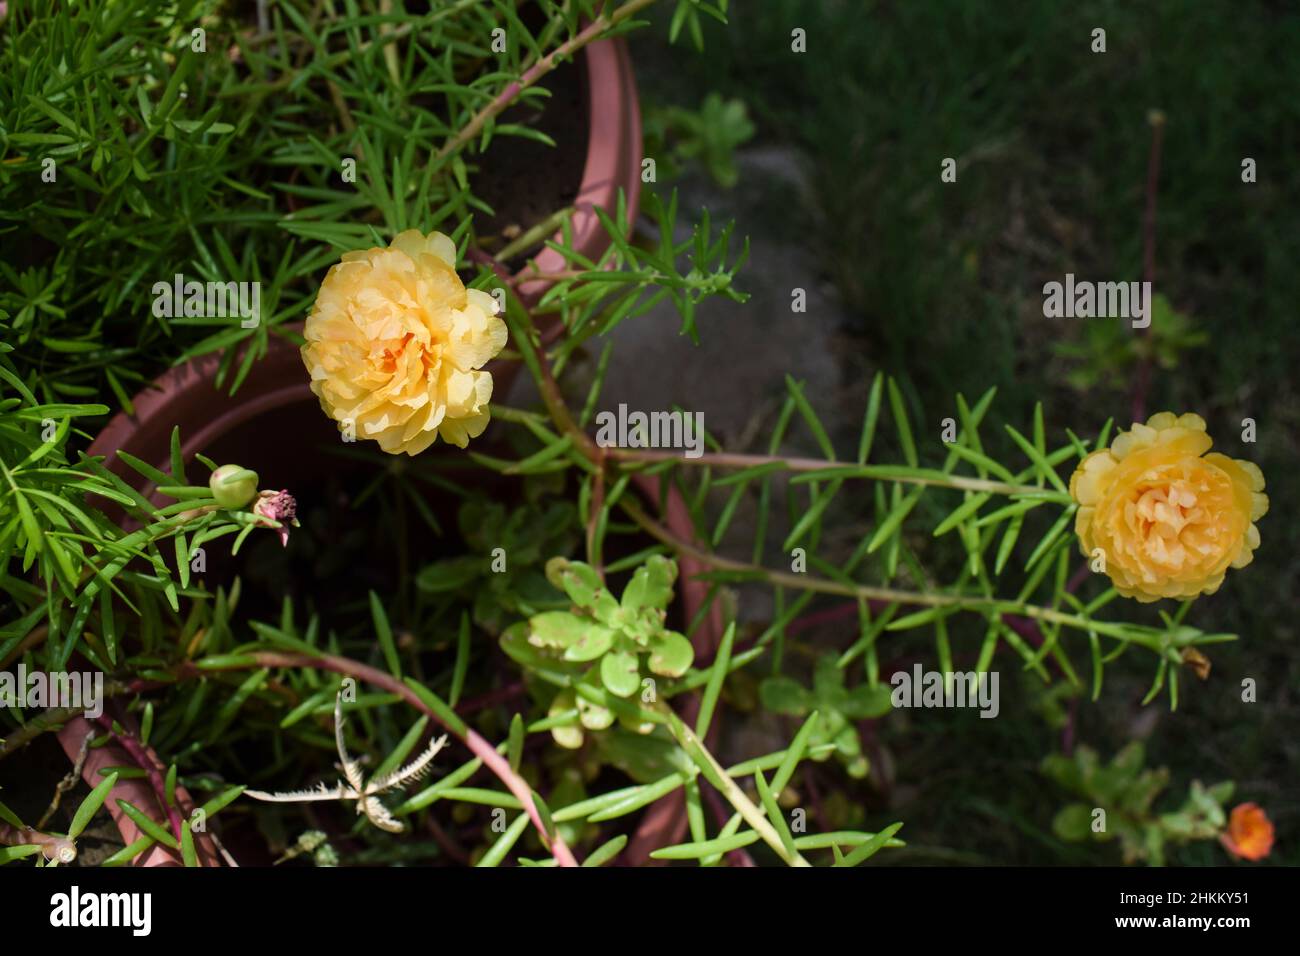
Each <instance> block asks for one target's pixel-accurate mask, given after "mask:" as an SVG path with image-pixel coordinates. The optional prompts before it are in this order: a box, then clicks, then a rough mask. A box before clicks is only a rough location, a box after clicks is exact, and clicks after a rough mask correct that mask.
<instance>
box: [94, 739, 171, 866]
mask: <svg viewBox="0 0 1300 956" xmlns="http://www.w3.org/2000/svg"><path fill="white" fill-rule="evenodd" d="M126 720H127V718H126V716H125V715H123V716H122V717H121V718H120V719H119V720H118V721H117V724H118V726H119V727H121V728H122V729H121V730H117V729H116V728H114V726H113V723H114V721H113V719H112V718H110V717H109V716H108V715H107V714H100V715H99V716H98V717H97V718H95V721H96V723H98V724H99V725H100V726H101V727H103V728H104V729H105V730H107V731H108V732H109V734H111V735H112V737H113V739H114V740H116V741H117V742H118V743H119V744H121V746H122V749H123V750H125V751H126V752H127V753H128V754H130V755H131V759H132V760H134V761H135V762H136V764H137V765H138V766H139V767H140V769H141V770H143V771H144V773H145V777H146V778H147V779H148V781H149V786H150V787H152V788H153V792H154V795H155V796H156V797H157V799H158V806H159V807H160V808H161V809H162V811H163V812H164V813H166V814H167V822H168V823H170V824H171V828H172V836H174V837H176V839H177V840H179V839H180V838H181V830H182V829H183V827H184V824H183V823H182V821H181V815H180V813H179V812H178V811H177V809H176V807H174V806H173V805H172V804H171V802H170V801H169V800H168V799H167V781H166V780H165V779H164V778H163V775H162V771H160V770H159V769H158V763H157V761H155V760H154V759H153V758H152V757H151V756H150V754H149V751H147V750H146V749H145V748H144V746H143V745H142V744H141V743H140V741H139V740H137V739H136V738H135V734H134V733H133V732H132V731H131V730H128V729H127V727H126Z"/></svg>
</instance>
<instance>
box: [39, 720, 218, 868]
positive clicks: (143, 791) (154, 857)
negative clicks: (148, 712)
mask: <svg viewBox="0 0 1300 956" xmlns="http://www.w3.org/2000/svg"><path fill="white" fill-rule="evenodd" d="M121 720H122V718H119V721H121ZM103 732H104V728H102V727H98V726H96V725H94V724H92V723H91V722H90V721H89V720H87V719H86V718H84V717H74V718H73V719H72V720H70V721H68V722H67V723H66V724H64V725H63V729H62V730H60V731H59V733H58V738H59V744H60V745H61V746H62V747H63V752H64V753H66V754H67V755H68V759H69V760H71V761H73V762H74V763H75V761H76V759H77V754H78V753H80V751H81V744H82V741H84V740H85V739H86V737H87V735H94V736H98V735H99V734H102V733H103ZM139 749H140V751H141V752H142V753H139V754H137V756H132V755H131V754H130V753H128V752H127V751H126V750H124V749H123V748H122V747H121V746H119V745H118V744H116V743H112V742H110V743H108V744H105V745H104V746H103V747H97V748H95V749H94V750H91V751H88V752H87V754H86V762H85V764H83V765H82V770H81V779H82V780H84V781H85V782H86V786H88V787H96V786H98V785H99V784H100V783H101V782H102V781H103V779H104V774H103V773H102V772H101V771H103V770H105V769H106V768H108V767H139V768H140V769H141V770H144V771H146V772H153V773H155V774H166V772H167V767H166V766H165V765H164V764H163V762H162V760H160V759H159V757H158V755H157V754H156V753H154V752H153V750H152V749H150V748H149V747H144V746H141V747H140V748H139ZM139 756H143V760H140V759H137V757H139ZM173 796H174V797H175V800H176V806H177V810H178V812H179V814H180V815H181V816H182V817H188V815H189V814H191V813H192V812H193V810H194V807H195V803H194V801H193V799H191V797H190V795H189V792H188V791H187V790H186V789H185V788H184V787H182V786H180V785H179V784H178V785H177V786H176V788H175V790H174V792H173ZM118 800H125V801H127V802H128V803H130V804H131V805H132V806H135V807H137V808H139V809H140V810H143V811H144V812H145V813H148V814H149V816H150V817H152V818H153V819H154V820H156V821H158V823H159V824H160V825H161V826H162V827H163V828H164V829H166V830H167V831H168V832H172V828H171V826H170V824H169V821H168V819H167V815H166V813H165V812H164V811H163V808H162V806H161V805H160V804H159V802H158V797H157V794H156V793H155V792H154V789H153V787H152V786H150V784H149V781H148V780H147V779H144V778H140V777H136V778H131V779H126V780H119V781H118V782H117V784H116V785H115V786H114V787H113V789H112V790H111V791H109V794H108V799H107V800H105V801H104V809H106V810H107V811H108V813H109V816H111V817H112V818H113V823H114V824H116V825H117V829H118V832H119V833H121V834H122V842H123V844H124V845H125V846H130V845H131V844H132V843H134V842H135V841H136V840H138V839H140V837H142V836H144V833H143V831H142V830H141V829H140V828H139V827H138V826H137V825H136V823H135V821H134V820H132V819H131V818H130V817H128V816H127V815H126V814H125V813H124V812H123V811H122V808H121V807H120V806H118V803H117V801H118ZM194 854H195V856H196V857H197V858H198V861H199V865H200V866H221V857H220V855H219V854H218V852H217V848H216V844H215V843H213V841H212V838H211V837H210V836H207V835H206V834H196V835H195V840H194ZM134 865H135V866H183V865H184V862H183V860H182V859H181V855H180V853H179V852H177V851H175V850H172V849H170V848H169V847H166V846H163V845H162V844H161V843H155V844H154V845H153V846H152V847H150V848H149V849H148V850H146V851H145V852H144V853H142V854H140V855H139V856H138V857H137V858H136V860H135V863H134Z"/></svg>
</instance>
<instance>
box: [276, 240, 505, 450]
mask: <svg viewBox="0 0 1300 956" xmlns="http://www.w3.org/2000/svg"><path fill="white" fill-rule="evenodd" d="M455 265H456V247H455V245H454V244H453V243H452V241H451V240H450V239H449V238H447V237H446V236H444V235H443V234H442V233H439V232H435V233H432V234H430V235H429V236H424V235H422V234H421V233H419V232H417V231H416V230H414V229H408V230H407V231H406V232H403V233H401V234H400V235H399V236H397V237H396V238H395V239H394V240H393V242H392V244H391V245H390V246H389V247H388V248H387V249H383V248H374V249H367V250H366V251H364V252H347V253H344V255H343V261H342V262H340V263H338V264H337V265H335V266H333V267H332V268H331V269H330V271H329V273H328V274H327V275H326V276H325V281H324V282H323V283H321V288H320V293H319V294H318V295H317V296H316V305H315V307H314V308H313V309H312V312H311V315H310V316H308V318H307V325H306V328H305V329H304V330H303V337H304V338H305V339H306V344H305V345H303V347H302V360H303V363H304V364H305V365H306V366H307V370H308V371H309V372H310V373H311V389H312V391H313V392H315V393H316V397H317V398H319V399H320V403H321V408H323V409H324V410H325V414H327V415H329V416H330V417H331V418H333V419H334V420H335V421H337V422H339V423H340V425H341V426H342V427H343V428H348V427H349V426H351V428H353V429H355V432H354V434H355V435H356V437H358V438H372V439H374V440H375V441H377V442H379V447H380V448H382V449H383V450H384V451H386V452H388V453H389V454H394V455H395V454H398V453H400V452H405V453H406V454H408V455H415V454H418V453H420V452H422V451H424V449H426V448H428V447H429V445H431V444H433V442H434V441H436V440H437V438H438V436H439V435H441V436H442V437H443V440H444V441H448V442H451V443H452V444H453V445H459V446H460V447H461V448H464V447H465V445H466V444H467V443H468V442H469V440H470V439H471V438H476V437H478V436H479V435H481V434H482V433H483V429H485V428H486V427H487V423H488V402H489V401H490V400H491V398H492V373H490V372H484V371H480V370H481V369H482V368H483V366H484V365H486V364H487V363H488V362H489V361H490V360H491V359H493V358H495V357H496V355H497V353H499V352H500V351H501V349H502V347H503V346H504V345H505V343H506V326H505V323H504V322H502V321H501V320H500V319H498V318H496V311H497V305H496V300H495V299H494V298H492V296H490V295H488V294H487V293H486V292H481V291H479V290H477V289H466V288H465V286H464V284H463V283H462V282H461V281H460V277H459V276H458V275H457V274H456V269H455Z"/></svg>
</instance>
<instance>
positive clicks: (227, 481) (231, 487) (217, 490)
mask: <svg viewBox="0 0 1300 956" xmlns="http://www.w3.org/2000/svg"><path fill="white" fill-rule="evenodd" d="M208 487H209V488H211V489H212V497H214V498H216V499H217V504H219V505H221V507H223V508H232V509H233V508H243V507H244V506H245V505H247V504H248V503H249V502H250V501H252V500H253V498H255V497H256V496H257V472H255V471H249V470H248V469H247V468H243V467H241V466H239V465H222V466H221V467H220V468H218V469H217V470H216V471H214V472H213V473H212V477H210V478H209V479H208Z"/></svg>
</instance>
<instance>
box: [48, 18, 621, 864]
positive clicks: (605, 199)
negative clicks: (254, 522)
mask: <svg viewBox="0 0 1300 956" xmlns="http://www.w3.org/2000/svg"><path fill="white" fill-rule="evenodd" d="M584 55H585V58H586V65H587V76H588V83H587V90H588V102H587V114H588V115H587V119H588V148H587V158H586V163H585V166H584V170H583V177H582V185H581V187H580V189H579V192H578V195H577V197H576V199H575V206H576V210H577V211H576V212H575V214H574V216H573V218H572V222H571V225H572V231H573V243H574V247H575V248H576V249H577V250H578V251H579V252H580V253H582V255H584V256H586V257H588V258H591V259H596V258H599V256H600V255H601V254H602V253H603V252H604V250H605V249H606V248H607V247H608V245H609V237H608V236H607V235H606V234H605V232H604V229H603V228H602V227H601V225H600V221H599V219H598V218H597V216H596V214H595V212H594V211H593V207H595V206H601V207H602V208H605V209H609V210H612V209H614V208H615V206H616V203H617V198H618V191H619V189H620V188H621V189H622V190H623V192H624V193H625V195H626V197H627V212H628V217H629V222H631V221H632V219H633V218H634V217H635V215H636V210H637V205H638V202H639V200H640V192H641V111H640V105H639V103H638V100H637V93H636V81H635V78H634V77H633V74H632V62H631V58H630V57H629V55H628V51H627V46H626V44H625V43H624V42H623V40H622V39H618V38H616V39H612V40H602V41H600V42H598V43H593V44H591V45H590V46H588V47H587V48H586V49H585V51H584ZM557 240H558V236H557ZM564 267H565V263H564V260H563V257H562V256H560V254H559V253H557V252H554V251H553V250H550V249H545V250H543V251H542V252H541V253H539V254H538V255H537V256H536V258H535V259H534V260H532V262H531V263H530V264H529V265H528V266H525V269H531V270H533V271H536V272H539V273H548V272H555V271H558V270H560V269H563V268H564ZM548 287H549V283H547V282H545V281H544V280H537V281H529V282H524V283H521V284H520V287H519V289H518V291H519V293H520V295H521V296H522V297H524V298H525V299H526V300H527V301H536V299H537V298H538V297H540V296H541V295H542V293H543V292H545V291H546V289H547V288H548ZM219 363H220V356H218V355H215V354H214V355H208V356H204V357H203V358H200V359H196V360H194V361H191V362H187V363H185V364H184V365H181V366H178V367H176V368H174V369H171V370H170V371H168V372H166V373H165V374H163V375H162V376H160V377H159V378H158V379H156V380H155V381H154V382H153V384H152V386H151V387H149V388H147V389H145V390H144V391H143V392H141V393H140V394H139V395H137V396H135V398H134V404H135V414H134V415H126V414H125V413H119V414H118V415H116V416H114V417H113V418H112V420H111V421H109V423H108V425H107V426H106V427H105V428H104V430H103V431H101V432H100V433H99V435H98V436H97V437H96V439H95V441H94V442H93V443H92V444H91V446H90V449H89V454H91V455H103V456H105V464H106V465H107V467H109V468H110V469H111V470H112V471H114V472H115V473H116V474H118V475H120V476H121V477H123V478H124V479H126V480H127V481H128V482H130V483H131V484H133V485H135V486H137V487H140V488H141V489H142V490H144V491H146V493H151V492H152V489H151V488H149V487H148V485H147V483H146V482H144V481H143V479H142V478H141V477H140V476H139V475H138V474H137V473H136V472H134V471H133V470H131V469H130V468H129V467H127V466H126V464H125V463H124V462H122V461H121V460H120V459H119V458H118V455H117V453H118V452H119V451H127V452H129V453H130V454H132V455H135V456H136V457H138V458H140V459H142V460H144V461H146V462H148V463H150V464H153V465H155V466H157V467H159V468H161V469H164V470H166V469H167V467H168V465H167V462H168V460H169V456H170V454H169V447H170V440H171V432H172V428H173V427H174V426H176V425H179V426H180V428H181V438H182V450H183V453H184V456H185V459H186V461H187V462H189V461H191V460H192V459H193V457H194V454H195V452H199V451H202V452H204V453H205V454H209V455H211V456H213V457H215V458H217V459H218V460H221V459H222V454H221V446H222V445H223V443H227V442H230V441H232V440H234V438H235V436H236V435H238V434H239V433H241V432H243V431H244V429H245V428H246V427H255V428H256V429H257V433H256V434H257V437H258V439H259V441H258V452H257V454H256V455H254V456H252V457H250V456H249V455H248V454H247V453H246V452H241V457H240V458H239V461H240V463H241V464H243V465H245V466H246V467H249V468H252V469H254V470H255V471H258V472H259V473H260V474H262V475H264V476H266V477H267V478H268V479H272V478H273V480H274V481H275V482H276V483H277V484H278V485H279V486H281V487H288V488H292V487H293V486H294V485H295V484H296V483H297V482H298V480H300V479H302V478H307V477H313V476H314V475H315V473H316V472H317V466H318V465H319V459H318V458H317V457H316V455H315V454H314V449H315V448H318V447H320V445H322V444H324V443H327V442H336V441H338V433H337V429H336V428H335V426H334V425H333V423H332V422H330V421H329V420H328V419H327V418H326V417H325V416H324V415H323V414H322V413H321V411H320V407H319V404H318V402H317V400H316V397H315V396H314V395H313V394H312V393H311V390H310V388H309V387H308V378H307V373H306V370H305V368H304V367H303V364H302V359H301V358H300V356H299V354H298V350H297V348H295V347H294V346H292V345H291V344H290V343H288V342H286V341H285V340H284V339H282V338H280V337H278V336H273V337H272V338H271V343H270V347H269V350H268V354H267V355H266V356H265V357H264V358H263V359H262V360H261V361H259V362H257V363H256V364H255V365H254V366H253V369H252V371H251V372H250V373H249V375H248V377H247V378H246V379H245V381H244V383H243V384H242V385H241V386H240V389H239V391H238V392H237V393H236V395H235V396H234V397H231V396H229V395H228V394H227V393H226V390H224V389H221V388H218V387H217V386H216V384H215V381H214V378H215V376H216V372H217V369H218V366H219ZM489 368H490V369H491V371H492V372H493V376H494V378H495V380H496V390H497V393H498V394H504V393H505V392H506V391H507V390H508V388H509V385H510V383H511V381H512V380H513V379H514V376H515V375H516V374H517V372H518V368H519V365H518V363H517V362H515V363H506V362H494V363H492V364H491V365H490V366H489ZM245 438H247V436H245ZM244 445H245V448H246V447H247V442H246V441H245V443H244ZM101 504H102V505H103V507H104V510H105V511H107V512H109V513H110V514H112V513H113V511H114V509H113V507H112V505H111V503H101ZM118 514H120V512H118ZM88 729H89V725H87V724H86V723H85V721H84V720H81V719H78V720H74V721H72V722H69V723H68V724H67V726H65V727H64V729H63V731H62V732H60V734H59V739H60V742H61V743H62V744H63V747H64V749H65V751H67V753H68V755H69V758H70V759H75V756H76V753H77V750H78V748H79V747H80V744H81V740H82V739H84V737H85V734H86V732H87V730H88ZM149 753H152V752H151V751H150V752H149ZM152 759H154V760H156V759H157V757H156V755H155V756H154V757H153V758H152ZM136 763H137V761H135V760H133V759H131V758H130V756H129V755H128V754H126V753H125V752H124V751H123V750H122V749H121V748H120V747H116V746H113V745H109V746H106V747H104V748H101V749H98V750H95V751H92V752H91V754H90V755H89V757H88V759H87V761H86V765H85V770H84V773H83V777H84V779H85V780H86V781H87V783H89V784H90V785H92V786H94V785H95V784H96V783H98V782H99V779H100V776H99V772H98V771H99V769H100V768H101V767H105V766H114V765H123V764H125V765H134V764H136ZM180 797H181V794H180V793H178V799H179V798H180ZM117 798H122V799H125V800H128V801H130V802H131V803H133V804H134V805H135V806H137V807H140V808H141V809H144V810H146V811H147V812H149V813H151V815H152V814H157V816H156V819H157V820H158V821H159V822H160V823H161V824H163V825H164V826H166V825H167V821H166V819H165V815H164V813H163V811H162V808H161V807H159V806H158V803H157V800H156V799H155V796H154V792H153V790H152V788H151V787H150V786H149V784H148V783H147V781H145V780H140V779H135V780H123V781H121V782H119V783H118V785H117V786H116V787H115V788H114V790H113V792H112V793H111V794H110V795H109V799H108V801H107V806H108V808H109V812H110V814H112V816H113V819H114V821H115V822H116V824H117V826H118V829H119V830H120V831H121V833H122V839H123V840H124V842H125V843H127V844H130V843H132V842H134V841H135V840H136V839H138V838H139V837H140V831H139V829H138V828H137V827H136V825H135V824H134V823H133V822H132V821H131V820H130V818H128V817H126V816H125V815H124V814H122V813H121V811H120V810H119V809H118V806H117V802H116V799H117ZM188 801H189V795H188V794H184V795H183V801H182V805H183V806H184V805H186V803H187V802H188ZM196 850H197V851H198V852H199V856H200V861H201V862H202V863H203V864H204V865H210V866H219V865H221V863H220V857H219V856H218V855H217V853H216V850H215V846H214V845H213V844H212V842H211V840H209V839H206V838H204V839H201V840H199V841H196ZM179 862H180V858H179V855H177V854H175V853H173V852H172V851H170V850H168V849H167V848H166V847H162V846H155V847H153V848H152V849H151V850H150V851H149V852H148V853H147V854H145V856H144V858H143V859H142V860H141V861H140V865H144V866H168V865H177V864H179Z"/></svg>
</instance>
